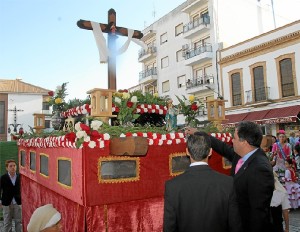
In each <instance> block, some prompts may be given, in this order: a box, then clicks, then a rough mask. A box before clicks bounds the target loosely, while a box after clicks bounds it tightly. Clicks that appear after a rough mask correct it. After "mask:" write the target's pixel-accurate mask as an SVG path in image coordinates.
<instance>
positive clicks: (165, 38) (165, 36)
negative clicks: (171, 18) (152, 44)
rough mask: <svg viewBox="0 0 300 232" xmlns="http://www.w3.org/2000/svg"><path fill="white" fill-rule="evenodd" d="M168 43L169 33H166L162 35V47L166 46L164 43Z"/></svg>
mask: <svg viewBox="0 0 300 232" xmlns="http://www.w3.org/2000/svg"><path fill="white" fill-rule="evenodd" d="M166 42H168V36H167V32H166V33H164V34H162V35H161V36H160V45H162V44H164V43H166Z"/></svg>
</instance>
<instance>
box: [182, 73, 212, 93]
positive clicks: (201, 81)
mask: <svg viewBox="0 0 300 232" xmlns="http://www.w3.org/2000/svg"><path fill="white" fill-rule="evenodd" d="M206 86H210V87H211V88H213V86H214V77H213V75H204V76H202V77H197V78H193V79H192V80H188V81H187V82H186V93H187V94H194V93H196V92H201V91H204V90H206V91H207V88H206Z"/></svg>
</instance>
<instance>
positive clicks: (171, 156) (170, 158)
mask: <svg viewBox="0 0 300 232" xmlns="http://www.w3.org/2000/svg"><path fill="white" fill-rule="evenodd" d="M179 156H186V153H185V152H175V153H171V154H170V155H169V173H170V176H178V175H180V174H182V173H183V172H172V159H173V158H174V157H179Z"/></svg>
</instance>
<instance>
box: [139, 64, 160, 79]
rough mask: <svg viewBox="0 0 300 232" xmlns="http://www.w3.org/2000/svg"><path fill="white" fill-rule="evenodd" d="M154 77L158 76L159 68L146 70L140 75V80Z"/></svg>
mask: <svg viewBox="0 0 300 232" xmlns="http://www.w3.org/2000/svg"><path fill="white" fill-rule="evenodd" d="M152 75H157V68H156V67H153V68H150V69H146V70H144V71H142V72H140V73H139V79H140V80H142V79H144V78H146V77H149V76H152Z"/></svg>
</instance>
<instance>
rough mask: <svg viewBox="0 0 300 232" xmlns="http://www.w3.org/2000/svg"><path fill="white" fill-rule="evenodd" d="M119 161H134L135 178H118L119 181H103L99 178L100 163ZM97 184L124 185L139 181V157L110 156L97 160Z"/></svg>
mask: <svg viewBox="0 0 300 232" xmlns="http://www.w3.org/2000/svg"><path fill="white" fill-rule="evenodd" d="M119 160H134V161H136V170H135V171H136V177H130V178H120V179H109V180H104V179H102V178H101V175H100V171H101V162H102V161H119ZM97 175H98V182H99V183H100V184H101V183H102V184H103V183H109V184H113V183H125V182H132V181H139V180H140V158H139V157H118V156H111V157H101V158H99V159H98V172H97Z"/></svg>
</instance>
